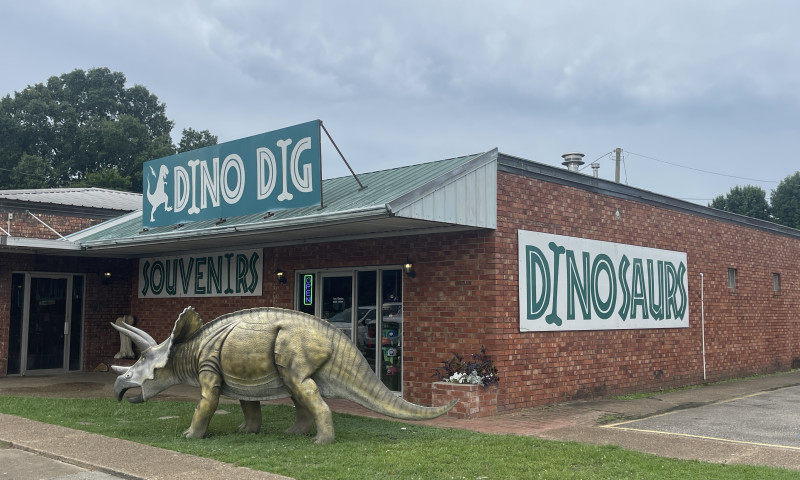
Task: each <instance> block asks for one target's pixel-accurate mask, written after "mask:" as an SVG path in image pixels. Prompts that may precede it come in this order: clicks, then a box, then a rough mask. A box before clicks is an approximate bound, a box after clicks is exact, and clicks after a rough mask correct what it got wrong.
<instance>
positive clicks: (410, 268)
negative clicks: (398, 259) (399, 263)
mask: <svg viewBox="0 0 800 480" xmlns="http://www.w3.org/2000/svg"><path fill="white" fill-rule="evenodd" d="M403 271H404V272H406V275H408V276H409V277H411V278H414V277H416V276H417V272H415V271H414V262H412V261H411V259H410V258H407V259H406V263H404V264H403Z"/></svg>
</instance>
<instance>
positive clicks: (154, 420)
mask: <svg viewBox="0 0 800 480" xmlns="http://www.w3.org/2000/svg"><path fill="white" fill-rule="evenodd" d="M220 409H221V410H225V411H227V412H228V413H226V414H219V412H218V414H217V415H216V416H215V417H214V419H213V420H212V421H211V426H210V427H209V436H208V437H207V438H204V439H202V440H187V439H185V438H183V437H182V435H181V432H183V430H185V429H186V428H187V427H188V425H189V423H190V421H191V417H192V412H193V411H194V403H187V402H159V401H151V402H148V403H145V404H140V405H131V404H129V403H127V402H122V403H117V402H116V401H114V400H113V399H87V400H75V399H54V398H32V397H10V396H0V412H2V413H8V414H13V415H19V416H22V417H26V418H30V419H33V420H39V421H42V422H47V423H53V424H57V425H62V426H65V427H69V428H73V429H76V430H84V431H87V432H93V433H99V434H102V435H107V436H110V437H117V438H123V439H127V440H131V441H134V442H138V443H143V444H147V445H153V446H156V447H161V448H166V449H170V450H175V451H179V452H184V453H188V454H191V455H197V456H202V457H208V458H213V459H217V460H220V461H223V462H228V463H233V464H236V465H240V466H243V467H248V468H253V469H258V470H266V471H269V472H273V473H278V474H282V475H287V476H290V477H294V478H297V479H300V480H305V479H309V480H310V479H347V480H351V479H365V480H373V479H376V478H379V479H394V478H398V479H399V478H402V479H436V480H438V479H470V480H475V479H536V478H543V479H559V480H561V479H587V480H591V479H642V478H657V479H681V480H688V479H709V478H725V479H759V480H761V479H784V478H785V479H797V478H798V477H800V473H798V472H793V471H788V470H780V469H773V468H766V467H752V466H743V465H716V464H709V463H703V462H697V461H680V460H671V459H665V458H660V457H656V456H654V455H648V454H643V453H637V452H631V451H628V450H623V449H622V448H619V447H614V446H594V445H584V444H579V443H565V442H552V441H545V440H539V439H535V438H529V437H520V436H514V435H488V434H480V433H474V432H469V431H461V430H452V429H441V428H434V427H425V426H419V425H412V424H406V423H402V422H393V421H385V420H377V419H372V418H363V417H357V416H352V415H346V414H336V413H335V414H334V427H335V429H336V441H335V442H334V443H333V444H332V445H315V444H313V443H312V442H311V437H308V436H294V435H286V434H284V433H283V431H284V430H285V429H286V428H288V427H289V426H290V425H291V424H292V422H293V420H294V410H293V408H292V407H291V406H284V405H267V406H264V407H263V413H264V426H263V428H262V432H261V433H259V434H257V435H253V434H240V433H236V429H237V427H238V425H239V424H240V423H241V422H242V419H243V417H242V412H241V409H240V408H239V405H238V404H224V405H220Z"/></svg>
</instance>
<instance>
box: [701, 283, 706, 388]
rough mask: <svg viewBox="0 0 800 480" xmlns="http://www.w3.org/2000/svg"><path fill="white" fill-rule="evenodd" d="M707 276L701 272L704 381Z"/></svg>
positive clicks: (704, 367)
mask: <svg viewBox="0 0 800 480" xmlns="http://www.w3.org/2000/svg"><path fill="white" fill-rule="evenodd" d="M704 280H705V278H704V276H703V274H702V273H701V274H700V330H701V331H702V334H703V381H704V382H705V381H706V303H705V302H706V299H705V290H704V288H705V281H704Z"/></svg>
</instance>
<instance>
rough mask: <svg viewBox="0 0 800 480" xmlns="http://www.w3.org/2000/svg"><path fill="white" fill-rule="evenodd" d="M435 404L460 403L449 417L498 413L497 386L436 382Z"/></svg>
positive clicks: (481, 415) (485, 415)
mask: <svg viewBox="0 0 800 480" xmlns="http://www.w3.org/2000/svg"><path fill="white" fill-rule="evenodd" d="M432 391H433V404H434V405H443V404H446V403H450V402H452V401H453V400H458V403H457V404H456V406H455V407H453V409H452V410H450V411H449V412H447V416H448V417H455V418H479V417H489V416H491V415H497V386H496V385H493V386H491V387H481V386H478V385H472V384H467V383H450V382H434V383H433V390H432Z"/></svg>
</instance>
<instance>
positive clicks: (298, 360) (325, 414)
mask: <svg viewBox="0 0 800 480" xmlns="http://www.w3.org/2000/svg"><path fill="white" fill-rule="evenodd" d="M301 342H302V344H301ZM330 355H331V351H330V342H328V341H326V339H324V338H314V337H311V338H309V337H308V336H302V335H293V334H291V333H290V332H281V333H279V334H278V337H277V338H276V341H275V366H276V367H277V368H278V375H280V377H281V379H282V380H283V383H284V385H286V388H287V389H288V390H289V392H290V393H291V395H292V399H293V400H294V402H295V404H296V405H297V406H298V407H300V408H301V409H305V410H307V411H308V415H310V416H311V417H313V418H314V421H315V422H316V424H317V436H316V437H314V443H318V444H322V443H332V442H333V416H332V415H331V409H330V407H328V404H327V403H325V401H324V400H323V399H322V395H320V392H319V387H317V383H316V382H315V381H314V380H313V379H312V378H311V375H312V374H313V373H314V372H315V371H316V370H317V369H318V368H320V366H321V365H323V364H324V363H325V362H326V361H328V360H329V359H330ZM298 411H300V409H298ZM301 415H303V416H305V415H307V414H306V413H305V412H303V413H302V414H301Z"/></svg>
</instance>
